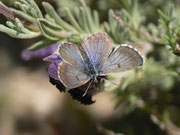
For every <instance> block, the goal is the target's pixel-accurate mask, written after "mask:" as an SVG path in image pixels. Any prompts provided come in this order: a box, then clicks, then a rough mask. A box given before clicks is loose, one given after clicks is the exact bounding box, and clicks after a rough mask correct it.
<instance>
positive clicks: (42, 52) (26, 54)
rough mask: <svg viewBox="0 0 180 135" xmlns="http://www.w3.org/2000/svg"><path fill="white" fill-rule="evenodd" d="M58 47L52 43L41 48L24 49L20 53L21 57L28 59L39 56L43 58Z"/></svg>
mask: <svg viewBox="0 0 180 135" xmlns="http://www.w3.org/2000/svg"><path fill="white" fill-rule="evenodd" d="M57 48H58V44H54V45H51V46H48V47H44V48H42V49H39V50H37V51H29V50H28V49H25V50H24V51H23V52H22V53H21V57H22V59H24V60H26V61H28V60H30V59H32V58H40V59H43V58H45V57H47V56H49V55H51V54H52V53H54V52H55V51H56V50H57Z"/></svg>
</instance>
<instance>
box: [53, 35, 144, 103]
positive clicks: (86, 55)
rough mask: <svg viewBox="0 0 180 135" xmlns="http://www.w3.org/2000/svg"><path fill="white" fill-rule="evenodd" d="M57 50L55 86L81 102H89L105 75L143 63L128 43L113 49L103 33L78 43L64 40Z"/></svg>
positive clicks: (138, 54) (141, 58) (109, 39)
mask: <svg viewBox="0 0 180 135" xmlns="http://www.w3.org/2000/svg"><path fill="white" fill-rule="evenodd" d="M58 52H59V55H60V57H61V58H62V60H63V62H61V63H60V65H59V68H58V77H59V80H60V82H59V84H58V86H59V88H60V89H63V90H65V89H67V90H68V92H69V93H70V94H71V95H72V97H73V98H74V99H76V100H78V101H80V102H81V103H84V104H91V103H93V101H92V100H91V97H92V96H93V95H94V94H95V93H97V88H98V87H99V86H100V84H101V80H102V79H104V78H105V79H106V78H107V75H108V74H110V73H114V72H120V71H126V70H131V69H133V68H136V67H139V66H141V65H143V63H144V59H143V57H142V56H141V55H140V53H139V52H138V51H137V50H136V49H134V48H133V47H131V46H128V45H125V44H123V45H120V46H117V47H116V48H115V49H114V50H113V41H112V40H111V38H110V37H109V36H108V35H107V34H106V33H96V34H92V35H90V36H89V37H87V38H86V39H85V40H84V41H83V43H82V45H81V46H77V45H76V44H74V43H70V42H64V43H62V44H61V45H60V46H59V49H58ZM56 86H57V84H56Z"/></svg>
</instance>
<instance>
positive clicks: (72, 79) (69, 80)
mask: <svg viewBox="0 0 180 135" xmlns="http://www.w3.org/2000/svg"><path fill="white" fill-rule="evenodd" d="M58 75H59V79H60V81H61V82H62V83H63V84H64V85H65V86H66V87H67V88H68V89H72V88H76V87H78V86H81V85H83V84H85V83H86V82H88V81H89V80H90V77H89V76H88V75H87V74H86V73H84V72H83V70H81V69H80V68H77V67H75V66H73V65H71V64H69V63H66V62H62V64H61V65H60V66H59V69H58Z"/></svg>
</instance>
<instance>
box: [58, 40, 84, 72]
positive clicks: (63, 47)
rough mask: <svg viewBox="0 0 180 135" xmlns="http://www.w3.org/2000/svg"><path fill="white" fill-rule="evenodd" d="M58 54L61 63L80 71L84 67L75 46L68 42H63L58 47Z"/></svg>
mask: <svg viewBox="0 0 180 135" xmlns="http://www.w3.org/2000/svg"><path fill="white" fill-rule="evenodd" d="M59 54H60V57H61V58H62V59H63V61H65V62H67V63H69V64H71V65H73V66H74V67H78V68H81V69H82V68H83V67H84V62H83V60H82V55H81V53H80V51H79V49H78V47H77V45H75V44H73V43H70V42H64V43H62V44H60V46H59Z"/></svg>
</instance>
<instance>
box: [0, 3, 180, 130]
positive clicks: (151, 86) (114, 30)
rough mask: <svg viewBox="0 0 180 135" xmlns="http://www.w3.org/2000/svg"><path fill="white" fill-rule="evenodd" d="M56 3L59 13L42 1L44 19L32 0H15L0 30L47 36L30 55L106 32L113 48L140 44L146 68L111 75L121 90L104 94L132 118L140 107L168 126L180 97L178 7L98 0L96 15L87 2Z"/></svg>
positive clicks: (162, 4)
mask: <svg viewBox="0 0 180 135" xmlns="http://www.w3.org/2000/svg"><path fill="white" fill-rule="evenodd" d="M92 1H93V0H92ZM56 2H57V3H58V12H56V10H55V9H54V7H53V6H52V5H51V4H50V3H48V2H42V6H43V8H44V9H45V12H46V14H45V15H42V13H41V10H40V9H39V7H38V6H37V4H36V3H35V2H34V0H17V1H16V2H15V3H14V5H15V7H16V9H15V8H7V10H8V11H10V13H9V14H4V15H5V16H6V17H7V18H8V21H7V23H6V26H5V25H0V31H1V32H4V33H7V34H9V35H10V36H12V37H15V38H24V39H27V38H35V37H39V36H43V37H44V39H43V40H41V41H39V42H37V43H35V44H34V45H32V46H30V47H29V49H30V50H31V51H35V50H38V49H40V48H43V47H45V46H48V45H52V44H54V43H57V42H61V41H70V42H74V43H77V44H80V43H81V41H82V40H83V38H85V37H86V36H87V35H89V34H93V33H96V32H106V33H107V34H108V35H109V36H110V37H111V38H112V39H113V41H114V43H115V45H118V44H121V43H130V44H132V45H135V44H138V47H139V48H140V49H141V51H142V52H143V54H144V55H145V57H146V56H147V58H148V59H147V60H146V61H147V62H146V64H145V65H144V66H143V68H141V69H136V70H135V71H134V72H130V73H128V75H126V76H123V77H122V75H121V74H116V75H110V76H109V79H110V80H112V81H115V82H116V83H118V86H115V87H113V86H112V84H111V85H107V83H106V84H105V86H106V87H105V90H112V91H114V93H115V95H116V96H115V97H116V98H117V99H118V105H119V104H122V103H126V104H128V106H127V108H126V111H127V112H128V113H131V112H133V111H134V110H136V109H137V108H141V109H142V110H143V111H144V112H147V113H148V114H149V115H150V116H151V115H153V116H155V117H156V118H157V119H158V120H159V121H160V122H162V123H163V124H165V125H166V124H167V123H168V122H171V121H172V120H171V118H170V117H173V116H172V115H171V112H170V111H169V106H176V108H178V105H176V103H174V100H175V98H174V97H176V94H174V93H178V94H179V91H178V90H177V89H178V88H179V83H180V79H179V76H180V59H179V55H180V45H179V42H180V19H179V15H180V14H179V13H180V10H179V6H178V5H174V6H172V2H171V1H170V0H167V1H166V2H165V1H163V0H159V1H157V0H149V1H143V0H141V2H140V1H138V0H109V1H108V2H107V1H106V0H99V1H98V2H97V3H98V4H97V10H92V9H91V8H90V7H88V6H87V5H86V4H85V2H84V1H83V0H67V1H66V0H61V1H59V0H56ZM0 5H1V6H2V3H0ZM169 5H171V6H169ZM118 6H119V7H120V8H119V7H118ZM111 7H116V9H109V8H111ZM158 8H159V9H158ZM157 9H158V10H157ZM100 10H103V11H106V12H107V15H106V16H107V17H106V19H105V20H106V21H102V20H101V19H100V18H101V17H102V16H101V14H99V12H98V11H100ZM0 13H2V12H1V11H0ZM151 13H152V14H151ZM154 16H155V17H154ZM149 46H150V47H149ZM148 48H150V49H148ZM169 50H170V51H169ZM149 58H150V59H149ZM119 77H120V81H119V80H118V79H119ZM173 92H174V93H173ZM169 96H170V97H169ZM172 97H173V98H172ZM164 104H166V105H164ZM178 112H180V110H178ZM166 114H168V115H166ZM167 117H168V118H167ZM179 119H180V118H179ZM167 121H168V122H167ZM165 127H168V124H167V125H166V126H165ZM164 130H169V129H164Z"/></svg>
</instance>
